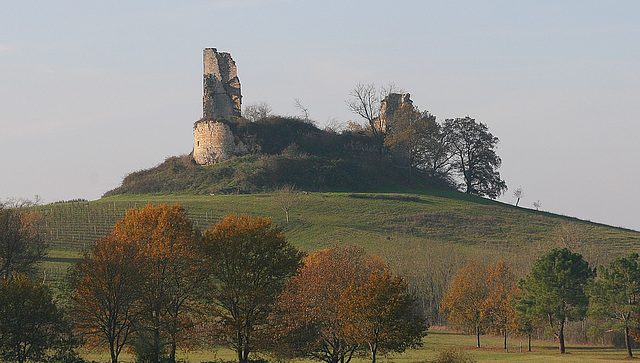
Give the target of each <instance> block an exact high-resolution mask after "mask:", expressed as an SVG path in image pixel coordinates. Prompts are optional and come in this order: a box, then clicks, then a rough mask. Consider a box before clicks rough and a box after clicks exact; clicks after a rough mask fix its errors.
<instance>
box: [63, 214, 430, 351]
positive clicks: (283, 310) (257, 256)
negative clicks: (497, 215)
mask: <svg viewBox="0 0 640 363" xmlns="http://www.w3.org/2000/svg"><path fill="white" fill-rule="evenodd" d="M303 257H304V253H302V252H300V251H299V250H297V249H296V248H295V247H293V246H291V245H290V244H289V243H288V242H287V241H286V239H285V238H284V236H283V234H282V228H281V227H278V226H275V225H273V224H272V223H271V220H270V219H266V218H260V217H256V218H252V217H250V216H248V215H240V216H237V215H229V216H227V217H225V218H224V219H223V220H221V221H220V222H219V223H217V224H216V225H214V226H211V227H210V228H209V229H207V230H206V231H205V232H204V233H203V234H200V233H199V232H198V231H197V230H195V229H194V227H193V225H192V224H191V222H190V221H189V220H188V218H187V217H186V213H185V211H184V209H183V208H182V207H180V206H178V205H174V206H168V205H166V204H165V205H160V206H154V205H147V206H145V207H143V208H140V209H137V208H134V209H131V210H129V211H128V212H127V214H126V216H125V217H124V218H123V219H122V220H120V221H119V222H118V223H117V224H116V225H115V227H114V229H113V231H112V232H111V233H110V234H109V235H108V236H106V237H105V238H103V239H102V240H100V241H98V242H97V243H96V245H95V246H93V247H92V248H91V250H89V251H88V252H87V253H86V254H85V255H84V256H83V258H82V259H81V260H80V261H79V262H78V263H77V264H76V266H75V267H74V269H73V271H72V273H71V274H70V279H69V282H70V288H71V292H70V294H69V295H70V297H69V300H70V302H71V306H72V309H71V312H72V314H71V317H72V318H73V325H74V327H75V329H76V331H77V332H78V333H80V334H82V336H83V337H84V338H85V341H86V342H87V344H88V345H89V346H104V347H106V348H108V350H109V352H110V356H111V361H112V362H114V363H115V362H118V360H119V356H120V354H121V352H122V351H123V350H124V349H126V348H131V349H132V351H133V352H134V353H135V354H136V355H137V357H138V360H139V361H140V362H154V363H155V362H175V361H176V354H175V353H176V349H177V348H179V347H189V346H190V345H192V344H195V343H197V342H198V339H203V338H209V339H211V340H210V341H209V342H208V344H211V343H212V342H215V343H216V344H223V345H226V346H228V347H230V348H231V349H233V350H235V351H236V352H237V359H238V361H239V362H243V363H244V362H248V361H249V360H250V357H251V354H252V353H255V352H273V351H275V352H278V353H280V354H284V353H283V352H284V351H286V352H288V353H287V355H294V356H297V355H298V354H304V355H305V356H315V357H320V356H319V355H315V354H321V353H319V351H318V350H317V349H320V351H321V350H322V349H321V348H318V347H320V346H322V343H321V342H324V341H325V340H324V339H329V338H327V335H326V334H329V335H331V334H337V335H336V336H335V338H336V339H337V340H327V341H331V342H332V343H338V344H337V345H336V346H335V352H333V353H332V354H333V356H334V357H336V356H337V357H340V359H344V358H345V357H346V356H353V355H354V354H357V353H359V352H361V351H363V350H364V349H365V347H366V350H367V351H369V352H370V354H371V357H372V360H373V361H374V362H375V360H376V357H377V356H379V355H380V354H386V353H387V352H390V351H403V350H404V349H406V348H407V347H408V346H412V345H418V344H420V341H421V338H422V336H423V332H424V330H425V329H426V325H425V322H424V320H423V319H421V318H420V317H419V316H418V315H417V314H416V313H415V312H414V302H415V299H414V298H413V296H412V295H410V294H409V293H408V292H407V284H406V281H405V280H404V279H403V278H402V277H399V276H395V275H393V274H392V273H391V271H390V269H389V267H388V266H387V265H385V264H384V263H382V262H381V261H380V260H379V259H377V258H372V257H368V256H365V254H364V252H363V250H362V249H361V248H357V247H350V248H349V249H340V248H334V249H330V250H327V251H321V252H318V253H316V254H314V255H312V256H309V257H306V258H305V259H304V263H303V262H302V261H303ZM312 261H313V263H312ZM319 266H320V267H319ZM316 268H320V271H323V272H324V274H322V273H320V272H318V270H316ZM313 271H315V272H313ZM309 274H311V275H312V276H315V278H314V279H313V280H309V276H310V275H309ZM318 274H319V275H318ZM335 277H339V281H336V280H335V279H334V278H335ZM335 283H337V284H338V286H339V287H340V293H339V294H338V295H331V293H330V291H332V290H333V286H334V284H335ZM313 284H316V285H313ZM312 285H313V286H312ZM298 288H300V289H302V290H297V289H298ZM305 289H306V290H305ZM309 289H310V290H309ZM296 291H297V292H300V291H307V292H308V293H309V294H311V295H304V294H303V295H300V294H296V293H295V292H296ZM326 294H329V295H326ZM325 297H326V298H328V300H326V301H324V302H322V303H321V304H320V305H318V306H313V307H309V309H310V310H304V311H306V312H308V313H309V314H311V315H309V314H305V315H304V316H305V317H312V320H313V322H312V321H310V320H304V319H299V318H300V316H299V315H298V314H299V312H300V311H301V310H300V307H302V306H304V304H305V301H304V300H305V299H314V300H315V301H318V299H324V298H325ZM301 299H302V300H301ZM307 302H308V301H307ZM291 304H292V305H291ZM287 307H290V308H291V309H288V308H287ZM305 309H306V308H305ZM292 322H295V324H292ZM299 324H304V328H303V329H299V328H300V325H299ZM326 324H328V325H333V324H339V325H340V326H341V328H339V330H332V329H333V328H329V327H328V326H326ZM202 327H206V328H205V330H209V331H210V332H211V334H208V335H206V336H203V335H202ZM334 328H336V326H334ZM326 329H328V330H326ZM274 336H281V337H283V341H280V340H279V339H278V340H274V339H273V337H274ZM283 342H284V343H283ZM287 342H296V344H295V346H292V345H287ZM301 346H305V347H308V348H310V349H309V350H306V349H302V348H300V347H301ZM311 347H315V348H313V349H311ZM289 348H291V350H289ZM316 348H317V349H316ZM303 352H304V353H303ZM330 361H331V362H337V360H330Z"/></svg>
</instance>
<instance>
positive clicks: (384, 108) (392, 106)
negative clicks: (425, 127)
mask: <svg viewBox="0 0 640 363" xmlns="http://www.w3.org/2000/svg"><path fill="white" fill-rule="evenodd" d="M404 105H410V106H411V105H413V101H411V95H410V94H408V93H389V94H388V95H387V97H385V98H384V99H383V100H382V101H380V116H378V119H377V120H376V122H375V127H376V128H377V129H378V130H381V131H382V132H386V131H387V123H389V122H390V121H392V120H393V117H394V116H395V114H396V112H397V111H398V110H399V109H400V107H402V106H404Z"/></svg>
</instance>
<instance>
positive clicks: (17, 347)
mask: <svg viewBox="0 0 640 363" xmlns="http://www.w3.org/2000/svg"><path fill="white" fill-rule="evenodd" d="M12 205H13V206H14V207H13V208H9V207H8V204H4V203H0V359H1V360H3V361H11V362H19V363H22V362H25V361H43V360H47V359H53V360H56V361H60V362H62V361H69V362H71V361H73V360H74V359H76V358H77V356H76V355H75V354H74V353H73V348H74V347H76V346H77V343H78V342H77V340H76V339H74V337H73V335H72V333H71V329H70V326H69V325H68V324H67V320H66V319H65V316H64V314H63V312H62V310H61V309H60V308H59V307H58V305H57V304H56V301H55V299H54V297H53V294H52V292H51V290H50V289H49V287H48V286H46V285H45V284H43V283H42V280H41V279H39V278H38V277H39V276H38V269H37V267H38V263H40V262H41V260H42V258H43V257H44V256H45V253H46V243H45V240H44V238H43V236H42V233H41V230H40V228H39V227H40V226H39V222H40V217H41V216H40V214H38V213H37V212H31V213H29V212H26V211H24V210H22V209H20V208H22V207H25V206H31V205H32V204H31V203H29V202H28V201H20V203H19V204H12Z"/></svg>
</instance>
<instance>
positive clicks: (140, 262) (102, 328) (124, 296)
mask: <svg viewBox="0 0 640 363" xmlns="http://www.w3.org/2000/svg"><path fill="white" fill-rule="evenodd" d="M145 271H146V268H145V259H144V258H143V255H142V251H140V249H139V247H138V245H137V244H135V243H133V242H132V241H127V240H121V239H118V238H117V237H116V236H114V235H113V234H110V235H108V236H106V237H105V238H103V239H101V240H99V241H98V242H97V243H96V244H95V245H94V246H93V247H92V248H91V249H90V250H89V251H88V252H86V253H85V254H84V256H83V257H82V258H81V259H80V260H79V261H78V262H77V263H76V265H75V266H74V267H73V269H72V272H71V274H70V281H69V282H70V286H71V294H70V301H71V303H72V315H73V317H74V320H75V325H76V328H77V329H78V330H79V331H80V332H81V333H83V334H84V336H85V337H87V338H88V339H89V341H88V342H89V343H91V344H93V345H105V344H106V346H107V347H108V349H109V353H110V357H111V362H112V363H117V362H118V357H119V355H120V353H121V352H122V349H123V348H124V347H125V346H126V345H127V344H128V343H129V342H130V339H131V336H132V334H133V332H134V327H135V322H136V320H137V318H138V316H139V314H140V313H141V304H140V296H141V294H142V291H143V284H144V280H145V278H146V276H145Z"/></svg>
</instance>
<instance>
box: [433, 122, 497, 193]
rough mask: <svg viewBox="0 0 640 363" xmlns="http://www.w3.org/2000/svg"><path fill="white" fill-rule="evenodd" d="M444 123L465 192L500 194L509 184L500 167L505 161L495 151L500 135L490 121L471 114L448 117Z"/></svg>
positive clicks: (455, 165)
mask: <svg viewBox="0 0 640 363" xmlns="http://www.w3.org/2000/svg"><path fill="white" fill-rule="evenodd" d="M442 127H443V132H444V133H445V134H446V135H447V137H448V142H449V145H451V149H452V151H453V155H454V159H453V164H452V165H453V168H454V169H455V170H456V171H457V172H458V174H460V176H461V177H462V179H463V182H464V186H465V193H468V194H475V195H479V196H487V197H489V198H496V197H498V196H500V195H501V194H502V193H503V192H504V191H505V190H506V189H507V185H506V183H505V182H504V180H502V179H500V173H499V172H498V170H497V169H498V168H499V167H500V165H501V164H502V160H501V159H500V157H499V156H498V155H497V154H496V152H495V148H496V145H497V144H498V141H499V140H498V138H497V137H495V136H493V135H492V134H491V133H490V132H489V129H488V127H487V125H485V124H483V123H481V122H476V120H474V119H472V118H470V117H469V116H467V117H464V118H456V119H448V120H445V122H444V124H443V126H442Z"/></svg>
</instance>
